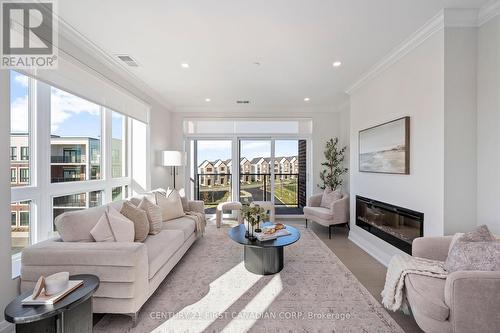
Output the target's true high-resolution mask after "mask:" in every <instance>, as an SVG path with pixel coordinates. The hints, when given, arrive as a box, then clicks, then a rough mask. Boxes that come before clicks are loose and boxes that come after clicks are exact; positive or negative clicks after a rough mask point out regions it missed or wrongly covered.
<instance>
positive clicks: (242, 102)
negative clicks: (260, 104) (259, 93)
mask: <svg viewBox="0 0 500 333" xmlns="http://www.w3.org/2000/svg"><path fill="white" fill-rule="evenodd" d="M236 104H250V101H246V100H238V101H236Z"/></svg>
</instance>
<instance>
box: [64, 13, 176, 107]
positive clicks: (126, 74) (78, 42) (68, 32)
mask: <svg viewBox="0 0 500 333" xmlns="http://www.w3.org/2000/svg"><path fill="white" fill-rule="evenodd" d="M57 21H58V24H59V27H58V29H59V34H60V35H61V36H62V37H64V38H65V39H67V40H68V41H70V42H71V43H73V44H74V45H75V46H76V47H77V48H80V49H82V50H83V51H85V52H87V53H88V54H89V55H90V56H92V57H94V58H96V60H97V61H99V62H100V63H101V64H102V65H104V66H105V67H106V68H108V69H109V70H110V71H112V72H114V73H116V74H118V75H119V76H120V77H122V78H123V79H124V80H125V81H127V83H129V84H130V85H131V86H132V87H134V88H135V89H137V90H138V91H139V92H141V93H142V94H144V95H145V96H148V97H149V98H150V99H151V101H148V102H149V104H151V102H156V103H158V104H160V105H161V106H163V107H164V108H166V109H167V110H168V111H173V110H174V107H173V106H172V105H171V104H170V103H169V102H167V101H166V100H165V99H164V98H163V96H162V95H161V94H159V93H158V92H157V91H155V90H154V89H153V88H152V87H151V86H149V85H148V84H147V83H146V82H144V81H143V80H142V79H141V78H139V77H138V76H137V75H135V74H134V73H133V72H131V71H130V70H129V69H128V68H126V67H125V65H124V64H122V63H120V62H119V61H118V59H116V58H115V57H113V56H112V55H110V54H108V53H107V52H106V51H104V50H103V49H102V48H100V47H99V46H98V45H97V44H95V43H94V42H92V41H91V40H90V39H88V38H87V37H86V36H84V35H83V34H82V33H80V32H79V31H78V30H76V29H75V28H74V27H73V26H71V25H70V24H69V23H68V22H66V21H64V20H63V19H62V18H61V17H60V16H58V17H57ZM63 51H64V50H63ZM66 53H68V52H66ZM72 56H73V57H75V58H76V59H78V57H77V56H76V55H72ZM82 63H84V62H83V61H82ZM115 83H116V82H115ZM116 84H117V85H119V86H121V87H122V88H123V89H125V90H127V91H129V92H130V93H131V94H133V95H135V96H136V97H138V98H139V99H141V100H142V99H143V98H141V97H140V96H137V94H135V93H134V92H132V91H130V88H127V87H123V86H122V85H121V84H119V83H116Z"/></svg>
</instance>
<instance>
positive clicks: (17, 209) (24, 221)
mask: <svg viewBox="0 0 500 333" xmlns="http://www.w3.org/2000/svg"><path fill="white" fill-rule="evenodd" d="M30 211H31V201H22V202H13V203H11V205H10V214H11V215H10V216H11V220H10V223H11V253H12V255H15V254H18V253H20V252H21V251H22V249H24V248H25V247H26V246H28V245H30V244H31V228H30V226H31V214H30ZM17 217H19V222H17Z"/></svg>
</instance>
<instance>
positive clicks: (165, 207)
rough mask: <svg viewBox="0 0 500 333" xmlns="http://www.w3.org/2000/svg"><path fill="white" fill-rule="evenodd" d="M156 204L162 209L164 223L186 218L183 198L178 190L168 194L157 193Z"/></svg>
mask: <svg viewBox="0 0 500 333" xmlns="http://www.w3.org/2000/svg"><path fill="white" fill-rule="evenodd" d="M156 204H157V205H158V206H160V208H161V216H162V219H163V221H170V220H173V219H176V218H178V217H181V216H184V209H183V208H182V202H181V197H180V195H179V192H177V190H172V191H170V193H168V194H165V193H163V192H156Z"/></svg>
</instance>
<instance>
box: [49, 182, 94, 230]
mask: <svg viewBox="0 0 500 333" xmlns="http://www.w3.org/2000/svg"><path fill="white" fill-rule="evenodd" d="M102 194H103V191H92V192H83V193H76V194H68V195H63V196H59V197H54V198H53V199H52V217H53V218H54V219H55V218H56V217H58V216H59V215H61V214H62V213H65V212H73V211H78V210H83V209H87V208H92V207H97V206H101V205H102V203H103V202H102ZM54 230H55V229H54Z"/></svg>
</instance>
